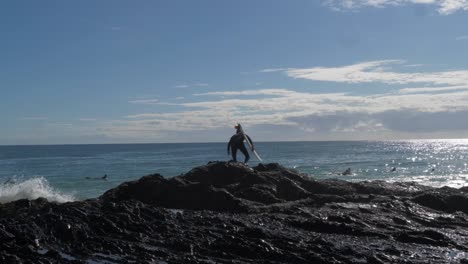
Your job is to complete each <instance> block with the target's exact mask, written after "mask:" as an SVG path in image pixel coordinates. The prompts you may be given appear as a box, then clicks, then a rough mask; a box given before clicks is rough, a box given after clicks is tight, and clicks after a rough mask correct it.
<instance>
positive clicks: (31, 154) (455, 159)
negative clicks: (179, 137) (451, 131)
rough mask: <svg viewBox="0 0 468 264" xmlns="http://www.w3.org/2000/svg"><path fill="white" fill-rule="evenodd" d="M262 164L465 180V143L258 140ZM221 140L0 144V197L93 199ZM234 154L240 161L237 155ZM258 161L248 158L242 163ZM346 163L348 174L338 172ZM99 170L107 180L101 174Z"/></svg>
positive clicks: (437, 182)
mask: <svg viewBox="0 0 468 264" xmlns="http://www.w3.org/2000/svg"><path fill="white" fill-rule="evenodd" d="M255 145H256V149H257V151H258V152H259V154H260V156H262V158H263V159H264V162H265V163H270V162H277V163H280V164H281V165H283V166H286V167H290V168H295V169H296V170H298V171H300V172H304V173H307V174H309V175H311V176H312V177H314V178H317V179H324V178H340V179H345V180H349V181H362V180H386V181H416V182H418V183H421V184H426V185H431V186H437V187H439V186H451V187H462V186H466V185H468V167H467V163H468V161H467V159H468V140H405V141H333V142H258V143H256V144H255ZM226 150H227V143H192V144H111V145H54V146H0V182H1V184H0V202H7V201H11V200H15V199H20V198H30V199H34V198H37V197H46V198H47V199H49V200H55V201H59V202H64V201H70V200H76V199H86V198H92V197H97V196H99V195H101V194H102V193H103V192H105V191H106V190H108V189H110V188H113V187H115V186H117V185H118V184H120V183H122V182H124V181H128V180H135V179H138V178H140V177H141V176H144V175H147V174H152V173H160V174H162V175H163V176H166V177H170V176H177V175H179V174H181V173H185V172H187V171H189V170H190V169H192V168H193V167H195V166H200V165H204V164H206V163H207V162H208V161H214V160H229V159H230V157H229V156H228V155H227V151H226ZM238 159H239V160H242V159H243V156H242V154H241V153H239V154H238ZM257 163H258V161H257V160H256V159H255V157H254V155H251V160H250V162H249V165H251V166H255V165H257ZM347 168H351V174H350V175H341V174H342V172H343V171H345V170H346V169H347ZM104 175H107V179H106V180H104V179H102V177H103V176H104Z"/></svg>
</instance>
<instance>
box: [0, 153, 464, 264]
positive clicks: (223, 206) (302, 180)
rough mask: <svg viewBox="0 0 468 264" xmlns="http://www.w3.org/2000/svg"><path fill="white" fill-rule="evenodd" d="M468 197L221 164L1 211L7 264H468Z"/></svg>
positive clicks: (1, 255)
mask: <svg viewBox="0 0 468 264" xmlns="http://www.w3.org/2000/svg"><path fill="white" fill-rule="evenodd" d="M467 191H468V189H466V188H462V189H453V188H440V189H435V188H431V187H426V186H421V185H418V184H415V183H386V182H383V181H373V182H359V183H352V182H346V181H340V180H320V181H318V180H314V179H313V178H311V177H309V176H307V175H302V174H300V173H298V172H296V171H293V170H290V169H287V168H284V167H281V166H279V165H278V164H260V165H258V166H256V167H253V168H249V167H246V166H244V165H242V164H238V163H226V162H212V163H208V164H207V165H205V166H201V167H197V168H194V169H193V170H191V171H190V172H188V173H186V174H185V175H181V176H177V177H173V178H164V177H162V176H161V175H159V174H154V175H149V176H145V177H143V178H141V179H139V180H137V181H133V182H126V183H123V184H121V185H120V186H118V187H116V188H114V189H111V190H109V191H108V192H106V193H105V194H103V195H102V196H101V197H99V198H97V199H90V200H86V201H79V202H71V203H65V204H56V203H49V202H47V200H45V199H37V200H34V201H28V200H18V201H15V202H11V203H7V204H1V205H0V240H1V241H2V243H1V244H0V263H468V254H467V253H466V252H468V215H467V213H468V194H467Z"/></svg>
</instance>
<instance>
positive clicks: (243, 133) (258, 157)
mask: <svg viewBox="0 0 468 264" xmlns="http://www.w3.org/2000/svg"><path fill="white" fill-rule="evenodd" d="M237 125H239V130H240V132H241V133H242V135H243V136H244V138H245V141H247V144H248V145H249V147H250V151H252V148H253V146H252V144H250V141H249V140H248V139H247V137H246V134H245V132H244V129H243V128H242V126H241V124H239V123H237ZM252 153H253V154H254V155H255V157H256V158H257V159H258V160H259V161H263V160H262V158H260V156H259V155H258V153H257V151H256V150H255V149H254V150H253V151H252Z"/></svg>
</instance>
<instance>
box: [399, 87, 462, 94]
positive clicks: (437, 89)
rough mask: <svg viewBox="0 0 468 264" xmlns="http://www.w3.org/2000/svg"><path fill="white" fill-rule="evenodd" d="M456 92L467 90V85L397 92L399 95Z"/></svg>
mask: <svg viewBox="0 0 468 264" xmlns="http://www.w3.org/2000/svg"><path fill="white" fill-rule="evenodd" d="M458 90H468V85H459V86H446V87H412V88H403V89H400V90H398V92H399V93H403V94H406V93H425V92H432V93H434V92H449V91H458Z"/></svg>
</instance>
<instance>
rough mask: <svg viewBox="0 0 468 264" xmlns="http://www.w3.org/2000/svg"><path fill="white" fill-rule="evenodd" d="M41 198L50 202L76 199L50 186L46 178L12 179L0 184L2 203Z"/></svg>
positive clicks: (0, 200) (0, 201)
mask: <svg viewBox="0 0 468 264" xmlns="http://www.w3.org/2000/svg"><path fill="white" fill-rule="evenodd" d="M39 197H43V198H46V199H47V200H48V201H49V202H59V203H65V202H71V201H74V200H75V198H74V197H73V196H72V195H68V194H64V193H62V192H60V191H57V190H55V189H54V188H52V186H50V184H49V182H48V181H47V180H46V179H45V178H44V177H37V178H32V179H26V180H16V179H14V178H13V179H10V180H8V181H6V182H5V183H2V184H0V203H7V202H11V201H16V200H19V199H29V200H35V199H37V198H39Z"/></svg>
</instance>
